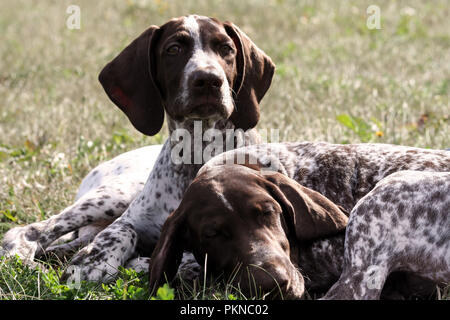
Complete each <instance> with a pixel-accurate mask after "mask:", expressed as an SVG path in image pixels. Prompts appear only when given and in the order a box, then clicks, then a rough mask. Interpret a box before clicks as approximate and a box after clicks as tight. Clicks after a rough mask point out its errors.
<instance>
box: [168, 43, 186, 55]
mask: <svg viewBox="0 0 450 320" xmlns="http://www.w3.org/2000/svg"><path fill="white" fill-rule="evenodd" d="M181 51H182V49H181V46H179V45H178V44H174V45H171V46H170V47H168V48H167V49H166V52H167V53H168V54H169V55H171V56H176V55H177V54H180V53H181Z"/></svg>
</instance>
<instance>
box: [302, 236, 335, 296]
mask: <svg viewBox="0 0 450 320" xmlns="http://www.w3.org/2000/svg"><path fill="white" fill-rule="evenodd" d="M298 252H299V255H298V266H299V267H300V271H301V273H302V275H303V276H304V278H305V287H306V289H307V290H310V291H315V292H320V291H322V290H328V289H329V288H330V286H331V285H332V284H333V283H334V282H336V281H337V280H338V279H339V276H340V274H341V272H342V265H343V262H344V232H341V233H339V234H337V235H335V236H333V237H329V238H325V239H320V240H316V241H313V242H311V243H308V244H304V245H301V246H300V248H299V249H298Z"/></svg>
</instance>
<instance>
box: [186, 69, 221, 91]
mask: <svg viewBox="0 0 450 320" xmlns="http://www.w3.org/2000/svg"><path fill="white" fill-rule="evenodd" d="M189 82H190V88H191V89H192V90H205V89H209V90H220V87H221V86H222V83H223V80H222V79H221V78H220V77H219V76H218V75H216V74H215V73H213V72H210V71H205V70H198V71H195V72H194V73H193V74H192V75H191V78H190V80H189Z"/></svg>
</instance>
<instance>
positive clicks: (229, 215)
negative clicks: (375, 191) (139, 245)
mask: <svg viewBox="0 0 450 320" xmlns="http://www.w3.org/2000/svg"><path fill="white" fill-rule="evenodd" d="M347 220H348V218H347V215H346V214H345V213H344V211H343V209H342V208H339V207H338V206H336V205H335V204H334V203H332V202H331V201H329V200H328V199H327V198H325V197H324V196H322V195H321V194H319V193H318V192H315V191H313V190H311V189H308V188H305V187H302V186H301V185H299V184H298V183H297V182H295V181H294V180H292V179H290V178H288V177H286V176H285V175H282V174H280V173H276V172H273V173H272V174H267V173H266V174H264V175H263V174H261V173H260V172H259V171H255V170H253V169H251V168H249V167H246V166H241V165H224V166H217V167H214V168H209V169H207V170H204V171H203V172H202V173H201V174H199V175H198V176H197V178H196V179H195V180H194V181H193V182H192V184H191V185H190V186H189V187H188V189H187V191H186V193H185V196H184V198H183V200H182V202H181V204H180V206H179V207H178V209H177V210H175V211H174V212H173V213H172V214H171V215H170V216H169V218H168V220H167V222H166V223H165V224H164V226H163V229H162V233H161V238H160V240H159V242H158V244H157V246H156V248H155V250H154V252H153V255H152V259H151V265H150V284H151V287H153V288H155V287H156V286H157V285H159V284H161V283H162V282H164V281H165V280H166V279H172V278H173V277H174V275H175V273H176V272H177V269H178V266H179V263H180V261H181V258H182V254H183V251H184V250H187V251H191V252H193V254H194V256H195V258H196V260H197V261H198V262H199V263H200V264H201V265H203V264H204V262H206V264H207V266H206V270H207V272H209V273H211V275H221V274H222V275H223V276H225V278H226V279H229V280H230V281H232V283H233V284H234V285H236V286H237V287H239V288H240V289H241V291H242V292H243V293H244V294H252V293H253V294H254V293H259V294H264V295H267V296H268V297H273V298H284V299H286V298H301V297H302V296H303V294H304V289H305V281H306V282H307V286H308V287H314V288H316V289H320V288H327V287H329V286H330V285H331V284H332V283H333V282H334V281H336V280H337V279H338V277H339V275H340V270H341V267H340V266H341V264H342V257H343V241H344V236H343V232H344V230H345V226H346V224H347ZM311 261H314V263H311ZM299 268H300V270H301V272H300V270H299ZM305 278H307V279H306V280H305Z"/></svg>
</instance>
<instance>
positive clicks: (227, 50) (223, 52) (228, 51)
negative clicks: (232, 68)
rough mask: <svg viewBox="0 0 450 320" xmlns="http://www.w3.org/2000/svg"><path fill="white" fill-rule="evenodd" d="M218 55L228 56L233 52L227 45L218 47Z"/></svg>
mask: <svg viewBox="0 0 450 320" xmlns="http://www.w3.org/2000/svg"><path fill="white" fill-rule="evenodd" d="M219 50H220V54H221V55H222V56H228V55H229V54H231V53H232V52H233V48H232V47H231V46H230V45H228V44H224V45H222V46H220V49H219Z"/></svg>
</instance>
